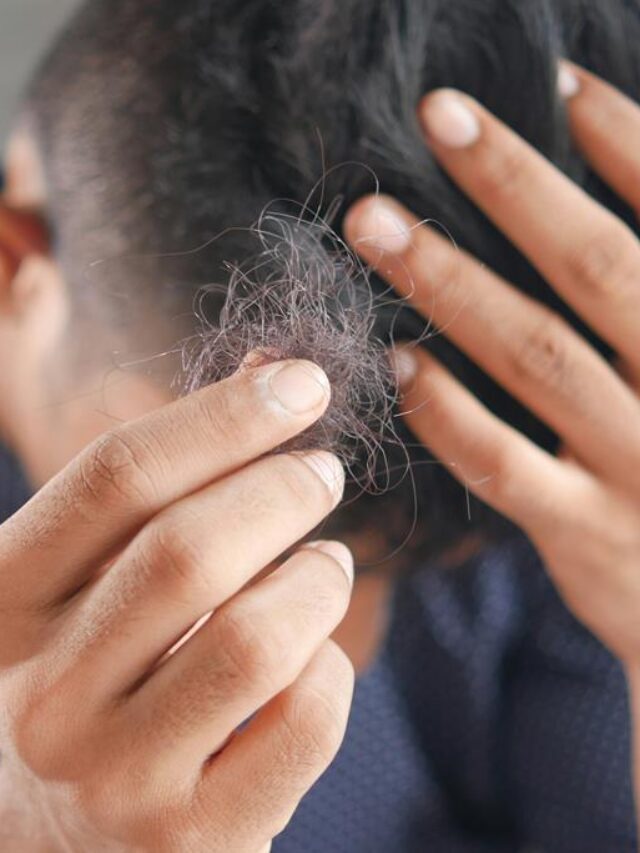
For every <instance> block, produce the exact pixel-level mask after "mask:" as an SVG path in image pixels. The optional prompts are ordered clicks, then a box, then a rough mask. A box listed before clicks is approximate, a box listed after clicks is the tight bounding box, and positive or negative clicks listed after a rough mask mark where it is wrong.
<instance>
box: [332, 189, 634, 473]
mask: <svg viewBox="0 0 640 853" xmlns="http://www.w3.org/2000/svg"><path fill="white" fill-rule="evenodd" d="M345 233H346V235H347V237H348V239H349V240H350V242H351V243H352V245H354V247H355V248H356V249H357V251H358V252H359V254H360V255H361V256H362V257H363V258H364V259H365V260H366V261H367V262H368V263H369V264H371V265H372V266H373V267H374V268H375V269H376V270H377V271H378V273H379V274H380V275H382V276H383V277H384V278H385V279H386V280H387V281H388V282H389V283H390V284H392V285H393V286H394V288H395V289H396V290H397V291H398V292H399V293H400V295H401V296H404V297H406V298H408V299H409V300H410V301H411V303H412V304H413V305H414V307H415V308H416V309H417V310H418V311H420V312H421V313H422V314H423V315H424V316H425V317H427V318H428V319H429V320H432V321H433V322H434V323H435V324H436V326H438V328H439V329H441V330H443V331H444V333H445V334H446V335H447V337H448V338H449V339H450V340H451V341H452V342H453V343H455V344H456V346H458V347H459V348H460V349H461V350H462V351H463V352H465V353H466V354H467V355H468V356H469V357H470V358H472V359H473V360H474V361H475V362H476V363H477V364H478V365H479V366H480V367H481V368H482V369H483V370H485V371H486V372H487V373H489V374H490V375H492V376H493V377H494V378H495V379H496V380H497V381H498V382H500V383H501V384H502V385H503V386H504V387H505V388H506V389H507V390H508V391H509V392H510V393H512V394H513V395H514V396H515V397H517V398H518V399H520V400H521V401H522V402H523V403H524V404H525V405H526V406H528V407H529V408H531V409H532V410H533V411H534V412H535V413H536V414H537V415H538V416H539V417H540V418H542V419H543V420H544V421H545V422H546V423H547V424H548V425H549V426H550V427H552V428H553V429H554V430H555V431H556V432H557V433H558V434H559V435H560V436H561V437H562V438H563V440H564V442H565V444H567V445H568V447H570V448H571V450H572V452H573V455H575V456H576V457H578V458H581V459H582V460H583V461H584V462H585V463H586V464H588V465H589V466H590V467H591V468H592V470H595V471H597V472H598V473H601V474H603V475H606V476H607V477H616V476H617V477H620V478H625V479H626V482H627V483H628V479H629V471H630V470H638V465H639V463H640V447H639V446H638V441H637V436H638V434H640V407H639V406H638V403H637V401H636V400H635V398H634V396H633V394H632V393H631V391H630V390H629V388H628V387H627V386H626V385H625V383H624V382H623V381H622V379H621V378H620V377H619V376H618V375H617V374H616V373H615V371H614V370H613V368H612V367H611V366H610V365H608V364H607V363H606V362H605V361H604V359H602V358H601V357H600V356H599V355H598V353H597V352H596V351H595V350H593V349H592V348H591V347H590V346H589V345H588V343H587V342H586V341H585V340H584V339H583V338H582V337H581V336H580V335H578V334H577V333H576V332H574V331H573V330H572V329H571V328H570V327H569V326H568V324H566V323H565V322H564V321H563V320H562V319H561V318H560V317H558V315H556V314H554V313H553V312H552V311H550V310H549V309H548V308H546V307H544V306H542V305H540V304H539V303H537V302H536V301H535V300H533V299H531V298H529V297H528V296H526V295H524V294H523V293H520V292H519V291H517V290H516V289H515V288H513V287H511V286H510V285H509V284H508V283H507V282H505V281H504V280H503V279H501V278H500V277H498V276H497V275H495V274H494V273H493V272H491V271H490V270H488V269H487V268H486V267H485V266H483V265H482V264H480V263H479V262H478V261H476V260H475V259H474V258H472V257H471V256H470V255H468V254H467V253H465V252H463V251H461V250H459V249H457V248H456V247H454V246H452V245H451V243H450V242H449V241H448V240H445V239H444V238H443V237H441V236H440V235H438V234H437V233H436V232H435V231H434V230H433V229H432V228H429V227H426V226H423V225H421V224H420V222H419V221H418V220H417V218H416V217H415V216H413V215H412V214H411V213H409V212H408V211H407V210H406V209H404V208H403V207H402V206H401V205H399V204H398V203H396V202H394V201H392V200H391V199H387V198H367V199H364V200H362V201H360V202H358V204H356V206H355V207H354V208H352V209H351V211H350V213H349V215H348V217H347V220H346V221H345ZM612 436H615V441H612ZM638 479H639V480H640V475H639V477H638ZM639 485H640V483H639Z"/></svg>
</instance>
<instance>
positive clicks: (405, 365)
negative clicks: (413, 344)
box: [389, 347, 418, 388]
mask: <svg viewBox="0 0 640 853" xmlns="http://www.w3.org/2000/svg"><path fill="white" fill-rule="evenodd" d="M389 358H390V360H391V367H392V369H393V371H394V373H395V375H396V379H397V381H398V385H399V386H400V388H408V387H409V386H410V385H411V384H412V382H413V381H414V379H415V378H416V375H417V373H418V359H417V358H416V355H415V353H414V352H412V351H411V350H410V349H409V348H408V347H398V348H396V349H394V350H392V351H391V353H390V355H389Z"/></svg>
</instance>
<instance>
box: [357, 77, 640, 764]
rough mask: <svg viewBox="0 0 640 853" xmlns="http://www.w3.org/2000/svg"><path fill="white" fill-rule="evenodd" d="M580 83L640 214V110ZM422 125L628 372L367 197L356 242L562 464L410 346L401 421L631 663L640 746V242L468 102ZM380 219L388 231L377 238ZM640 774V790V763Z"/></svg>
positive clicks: (586, 135) (588, 133)
mask: <svg viewBox="0 0 640 853" xmlns="http://www.w3.org/2000/svg"><path fill="white" fill-rule="evenodd" d="M573 72H574V73H575V75H576V76H577V78H578V81H579V84H580V87H579V91H578V92H577V93H575V94H574V95H573V97H572V98H571V100H570V101H569V103H568V111H569V116H570V121H571V126H572V131H573V134H574V137H575V140H576V143H577V144H578V145H579V146H580V148H581V149H582V150H583V152H584V154H585V157H586V158H587V159H588V160H589V161H590V162H591V164H592V165H593V168H594V169H595V170H596V171H598V172H599V173H600V174H601V176H602V177H603V178H604V180H606V181H607V182H608V183H609V184H610V185H611V186H612V187H613V188H614V189H616V190H617V192H618V193H619V194H620V195H621V196H622V197H623V198H624V199H625V200H626V201H627V202H628V203H629V205H630V206H631V207H632V208H633V209H635V210H638V209H639V208H640V159H639V158H638V154H637V152H638V143H639V142H640V109H638V107H637V106H636V105H635V104H634V103H632V102H631V101H630V100H628V99H627V98H625V97H624V96H622V95H621V94H620V93H617V92H616V91H614V90H613V89H611V87H610V86H608V85H606V84H605V83H603V82H601V81H600V80H598V79H596V78H594V77H593V76H592V75H590V74H588V73H586V72H584V71H581V70H580V69H576V68H574V69H573ZM451 111H454V112H455V115H456V116H457V117H458V119H459V120H458V121H456V122H455V123H454V122H453V121H452V119H451ZM419 113H420V118H421V121H422V125H423V128H424V131H425V139H426V141H427V143H428V144H429V146H430V147H431V149H432V151H433V152H434V154H435V155H436V157H437V158H438V160H439V162H440V163H441V165H442V166H443V167H444V169H445V170H446V171H447V172H448V174H449V175H450V176H451V177H452V178H453V180H454V181H455V182H456V183H457V184H458V185H459V186H460V187H461V188H462V189H463V190H464V191H465V193H467V194H468V196H469V197H470V198H471V199H472V200H473V201H474V202H475V203H476V204H477V205H478V206H479V207H480V209H482V210H483V211H484V212H485V213H486V214H487V216H489V217H490V218H491V219H492V220H493V222H494V223H495V224H496V225H497V227H498V228H500V229H501V230H502V231H503V232H504V233H505V234H506V235H507V236H508V237H509V239H510V240H511V241H512V242H513V243H514V244H515V245H516V246H518V248H519V249H520V250H521V251H522V252H523V253H524V254H525V255H526V256H527V257H528V258H529V259H530V260H531V262H532V263H533V264H534V265H535V266H536V267H537V268H538V269H539V270H540V272H541V273H542V274H543V275H544V276H545V278H546V279H547V280H548V282H549V283H550V284H551V285H552V286H553V287H554V288H555V289H556V290H557V292H558V293H559V294H560V295H561V297H562V298H563V300H565V301H566V302H567V303H568V304H569V305H571V306H572V307H573V308H574V309H575V310H576V312H577V313H578V314H579V315H580V316H581V317H583V318H584V319H585V320H586V322H587V323H588V324H589V325H590V326H591V327H592V328H593V329H594V330H595V331H596V332H597V333H598V334H599V335H600V336H602V338H604V339H605V340H606V341H607V342H608V343H609V344H610V345H611V346H612V347H613V348H614V349H615V351H616V352H617V353H618V355H619V360H618V362H617V370H616V369H614V368H613V367H610V366H609V365H608V364H607V363H606V362H605V361H604V360H603V359H602V358H601V357H600V356H599V355H598V354H596V352H595V351H594V350H592V349H591V348H590V347H589V346H588V345H587V344H586V342H585V341H584V340H583V339H582V338H581V337H579V336H578V334H577V333H576V332H574V331H573V330H572V329H571V328H570V327H569V326H568V325H567V324H566V323H565V322H564V321H562V320H560V319H559V318H558V317H556V316H554V315H553V313H552V312H551V311H550V310H549V309H547V308H544V307H542V306H541V305H539V304H537V303H536V302H535V301H533V300H532V299H530V298H528V297H527V296H525V295H523V294H521V293H519V292H517V290H515V289H514V288H513V287H512V286H511V285H510V284H509V283H508V282H505V281H504V280H501V279H500V278H499V277H498V276H496V275H494V274H493V273H492V272H491V270H489V269H487V268H486V267H483V266H482V265H480V264H479V263H477V262H476V261H475V260H474V259H473V258H472V257H470V256H468V255H466V254H464V253H462V252H459V251H458V250H456V249H455V248H454V247H453V246H452V245H451V244H450V243H448V242H446V241H445V240H443V238H442V237H441V236H439V235H437V234H436V233H435V232H434V231H433V230H431V229H430V228H429V227H427V226H424V225H422V224H421V223H420V222H419V221H418V220H417V218H416V217H415V216H413V215H412V214H411V212H410V211H407V210H405V209H403V208H402V207H401V206H400V205H399V204H397V203H396V202H395V201H393V200H390V199H365V200H363V201H362V202H360V203H359V204H358V205H357V206H356V207H355V208H354V209H353V210H352V211H351V213H350V217H349V221H348V223H347V233H348V234H349V236H350V239H351V242H352V244H353V246H354V247H355V248H356V249H357V250H358V251H359V252H360V254H361V255H362V257H363V258H365V260H367V262H368V263H370V264H372V265H373V266H374V267H375V268H376V269H377V270H378V272H379V273H380V274H381V275H383V276H384V277H385V278H386V279H387V281H389V283H390V284H392V285H393V286H394V287H395V288H396V289H397V290H398V291H399V292H400V293H401V294H403V295H406V296H409V297H410V299H411V301H412V303H413V304H414V305H415V306H416V308H417V309H418V310H420V311H422V312H424V313H425V314H428V315H429V316H430V317H432V318H433V319H434V320H435V322H436V323H437V324H438V325H439V326H440V327H441V328H443V329H444V334H446V335H447V336H448V337H449V338H450V339H451V340H452V341H454V342H455V343H456V344H457V346H459V347H460V348H461V349H462V350H463V351H465V352H466V353H468V354H469V355H470V356H471V357H472V358H473V359H474V360H475V361H476V362H477V363H478V364H479V365H480V366H481V367H482V368H483V370H485V371H486V372H487V373H489V374H490V375H492V376H493V377H494V378H495V379H497V380H498V381H499V382H500V383H501V384H502V385H503V386H504V387H505V388H506V389H507V390H508V391H509V392H510V393H511V394H513V395H514V396H516V397H517V398H518V399H520V400H521V401H522V402H523V403H524V404H525V405H527V406H528V407H529V408H531V409H532V410H533V411H534V412H535V413H536V414H537V415H538V416H539V417H540V418H542V419H543V420H544V421H545V422H546V423H547V424H548V425H549V426H551V427H552V428H553V429H554V431H556V432H557V433H558V434H559V435H560V436H561V438H562V440H563V449H562V451H561V453H560V455H559V458H555V457H552V456H550V455H549V454H547V453H545V452H544V451H542V450H541V449H540V448H538V447H536V446H535V445H534V444H533V443H531V442H530V441H529V440H528V439H527V438H525V437H524V436H522V435H521V434H519V433H518V432H516V431H514V430H513V429H512V428H511V427H510V426H508V425H506V424H505V423H503V422H501V421H500V420H499V419H497V418H496V417H495V416H494V415H492V414H491V413H490V412H489V411H488V410H487V409H486V408H485V407H484V406H483V405H481V403H480V402H479V401H478V400H477V399H475V398H474V397H473V396H472V395H471V394H470V393H469V392H468V391H467V390H466V389H465V388H464V387H463V386H462V385H461V384H460V383H459V382H458V381H456V380H455V379H454V377H453V376H452V375H451V374H450V373H449V372H448V371H447V370H446V369H444V368H443V367H442V366H441V365H440V364H439V363H438V362H437V361H436V360H435V359H433V358H432V357H431V356H429V355H427V354H426V353H425V352H423V351H421V350H416V349H415V348H413V347H411V346H410V345H409V346H407V347H405V348H404V349H403V350H402V351H401V353H400V354H399V355H398V359H397V360H398V365H399V367H400V368H401V373H400V375H401V377H402V378H403V384H404V400H403V411H404V413H405V416H406V419H407V422H408V423H409V425H410V427H411V429H412V430H413V432H414V433H415V435H416V436H417V437H418V438H420V439H421V440H422V441H423V442H425V443H427V444H428V445H429V447H430V448H431V449H432V450H433V452H434V453H435V454H436V455H437V456H438V457H439V458H440V459H442V460H444V461H446V462H447V463H450V464H451V465H452V471H453V472H454V473H455V474H456V476H458V477H459V478H460V479H461V480H462V481H463V482H464V483H465V484H466V485H467V486H468V487H469V488H470V489H471V490H472V491H473V492H474V493H476V494H477V495H478V496H479V497H480V498H481V499H482V500H483V501H486V502H487V503H489V504H490V505H491V506H493V507H495V508H496V509H498V510H499V511H500V512H501V513H503V514H505V515H506V516H508V517H509V518H511V519H512V520H513V521H514V522H515V523H516V524H517V525H518V526H519V527H521V528H522V529H523V530H524V531H525V532H526V533H527V534H528V536H529V537H530V538H531V540H532V541H533V542H534V544H535V545H536V547H537V548H538V550H539V552H540V554H541V556H542V557H543V559H544V562H545V564H546V566H547V568H548V571H549V573H550V575H551V577H552V578H553V580H554V582H555V584H556V585H557V587H558V589H559V590H560V592H561V594H562V595H563V597H564V599H565V601H566V603H567V604H568V605H569V607H570V608H571V609H572V610H573V612H574V613H575V614H576V615H577V616H578V617H579V618H580V619H581V620H582V621H583V622H584V624H585V625H587V626H588V627H589V628H590V629H591V630H592V631H593V632H594V633H595V634H596V635H597V636H598V637H599V638H600V639H601V640H602V641H603V642H604V643H605V645H607V646H608V647H609V649H610V650H611V651H612V652H613V653H614V654H616V655H617V656H618V657H619V659H620V660H621V661H622V663H623V664H624V666H625V667H626V670H627V672H628V674H629V681H630V685H631V689H632V694H633V697H634V699H635V708H636V715H635V716H636V724H635V730H636V742H638V741H640V716H639V715H638V713H637V708H638V668H639V664H640V631H639V630H638V625H639V624H640V478H639V477H638V471H639V470H640V401H639V397H638V389H639V387H640V386H639V382H638V380H639V378H640V354H639V350H638V345H637V342H638V340H640V300H639V299H638V282H639V281H640V244H639V243H638V241H637V239H636V237H635V236H634V235H633V234H632V232H631V231H630V230H629V229H628V228H627V226H626V225H624V224H623V223H622V222H620V221H619V220H617V219H616V217H615V216H614V215H613V214H611V213H610V212H609V211H607V210H605V209H604V208H602V207H600V206H599V205H598V204H597V203H595V202H594V201H593V200H591V199H590V198H588V197H587V196H586V195H585V194H584V193H583V192H582V190H580V189H578V188H577V187H576V186H575V185H573V184H572V183H571V182H570V181H569V180H568V179H567V178H566V177H565V176H563V175H562V174H561V173H559V172H558V171H556V169H555V168H554V167H553V166H551V165H550V164H549V163H548V162H547V161H545V159H544V158H543V157H542V156H541V155H539V154H538V153H537V152H535V151H534V150H533V149H532V148H530V147H529V146H528V145H527V144H526V143H524V142H523V141H522V140H521V139H519V138H518V137H517V136H516V135H515V134H514V133H512V132H511V131H510V130H509V129H508V128H506V127H505V126H504V125H503V124H501V123H500V122H499V121H497V120H496V119H495V118H494V117H492V116H491V115H490V114H489V113H488V112H487V111H486V110H485V109H483V107H481V106H480V105H479V104H478V103H477V102H475V101H473V100H472V99H470V98H468V97H467V96H465V95H464V94H462V93H456V92H452V91H441V92H436V93H433V94H431V95H430V96H428V97H427V98H426V99H425V100H424V101H423V102H422V104H421V106H420V110H419ZM445 113H446V114H445ZM438 131H440V134H438ZM443 131H444V133H447V134H448V136H447V139H445V140H443V138H442V133H443ZM451 143H453V144H451ZM382 209H383V210H384V211H385V214H384V215H383V216H381V214H380V210H382ZM376 222H378V223H382V224H381V225H380V226H379V227H378V232H377V233H375V232H376V227H377V226H376ZM392 223H393V227H392ZM636 768H637V769H636V775H637V776H638V777H640V761H636Z"/></svg>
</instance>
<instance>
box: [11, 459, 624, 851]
mask: <svg viewBox="0 0 640 853" xmlns="http://www.w3.org/2000/svg"><path fill="white" fill-rule="evenodd" d="M25 496H26V488H25V486H24V484H23V483H22V482H21V480H20V478H19V475H18V472H17V469H16V467H15V465H14V463H13V462H12V461H11V460H10V459H9V458H8V457H7V456H6V455H5V454H3V453H1V452H0V518H2V517H5V518H6V516H7V515H9V514H10V513H11V512H12V511H13V510H15V509H16V508H17V506H18V505H19V503H20V502H21V501H22V500H24V498H25ZM630 755H631V746H630V718H629V709H628V698H627V691H626V686H625V682H624V678H623V674H622V672H621V669H620V667H619V666H618V664H617V663H616V662H615V661H614V660H613V659H612V657H611V656H610V655H609V654H608V653H607V652H606V651H605V650H604V649H603V648H602V646H601V645H600V644H599V643H598V642H597V641H596V640H595V639H594V638H593V637H592V636H591V635H590V634H589V632H588V631H586V630H585V629H584V628H583V627H582V626H581V625H580V624H578V622H577V621H576V620H575V619H573V617H572V616H571V614H570V613H569V612H568V611H567V609H566V608H565V607H564V606H563V604H562V603H561V601H560V600H559V598H558V596H557V594H556V593H555V591H554V589H553V587H552V585H551V584H550V582H549V581H548V579H547V578H546V575H545V573H544V571H543V569H542V567H541V565H540V562H539V560H538V559H537V557H536V555H535V554H534V552H533V551H532V550H531V548H530V547H529V546H528V545H527V543H526V542H525V541H524V540H518V541H514V542H510V543H507V544H505V545H502V546H500V547H497V548H495V549H493V550H490V551H488V552H486V553H485V554H483V555H482V556H481V557H479V558H477V559H474V560H472V561H470V562H469V563H468V564H467V565H465V566H463V567H462V568H460V569H459V570H455V571H451V570H448V571H444V570H439V569H438V568H437V567H428V568H426V569H424V570H423V571H420V572H417V573H416V574H414V575H412V576H411V577H408V578H406V579H404V580H403V581H402V582H401V583H400V584H399V585H398V588H397V589H396V591H395V595H394V602H393V619H392V624H391V627H390V631H389V635H388V638H387V641H386V643H385V646H384V648H383V650H382V652H381V654H380V656H379V658H378V659H377V661H376V662H375V664H374V665H373V666H372V667H371V669H370V670H369V671H368V672H367V673H365V674H364V675H363V676H361V677H360V678H359V680H358V683H357V685H356V692H355V697H354V705H353V712H352V715H351V720H350V723H349V728H348V731H347V735H346V738H345V742H344V745H343V747H342V749H341V751H340V753H339V754H338V757H337V759H336V761H335V763H334V764H333V765H332V767H331V768H330V769H329V770H328V771H327V773H326V774H325V775H324V776H323V778H322V779H321V780H320V781H319V782H318V784H317V785H316V786H315V787H314V788H313V790H312V791H311V792H310V793H309V794H308V795H307V797H306V798H305V799H304V800H303V802H302V804H301V806H300V808H299V810H298V811H297V813H296V814H295V816H294V818H293V820H292V822H291V824H290V826H289V827H288V829H287V830H286V831H285V832H284V833H283V835H282V836H280V837H279V838H278V839H276V840H275V842H274V845H273V849H274V853H418V851H424V853H516V851H524V850H526V851H532V852H533V851H536V853H537V851H540V853H635V851H636V849H637V844H636V835H635V815H634V807H633V789H632V781H631V761H630Z"/></svg>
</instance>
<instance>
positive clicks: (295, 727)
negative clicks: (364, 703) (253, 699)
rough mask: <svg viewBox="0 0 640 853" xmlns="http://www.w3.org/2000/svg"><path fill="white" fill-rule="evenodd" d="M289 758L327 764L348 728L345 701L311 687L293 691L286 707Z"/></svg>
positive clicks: (309, 764) (304, 763)
mask: <svg viewBox="0 0 640 853" xmlns="http://www.w3.org/2000/svg"><path fill="white" fill-rule="evenodd" d="M282 723H283V726H284V730H285V737H286V741H287V742H288V747H287V749H288V754H289V755H288V762H289V763H291V764H292V765H294V766H300V765H302V766H305V767H315V768H325V767H327V766H328V765H329V764H330V763H331V762H332V761H333V759H334V758H335V755H336V753H337V751H338V749H339V748H340V744H341V742H342V739H343V737H344V732H345V728H346V717H345V715H344V713H343V711H342V707H341V704H340V703H339V702H336V701H334V700H333V699H330V698H328V697H327V696H326V695H325V694H324V693H322V692H319V691H315V690H311V689H309V688H298V689H295V688H294V689H293V690H292V691H291V694H290V696H289V697H288V699H287V701H286V702H285V703H284V704H283V708H282Z"/></svg>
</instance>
